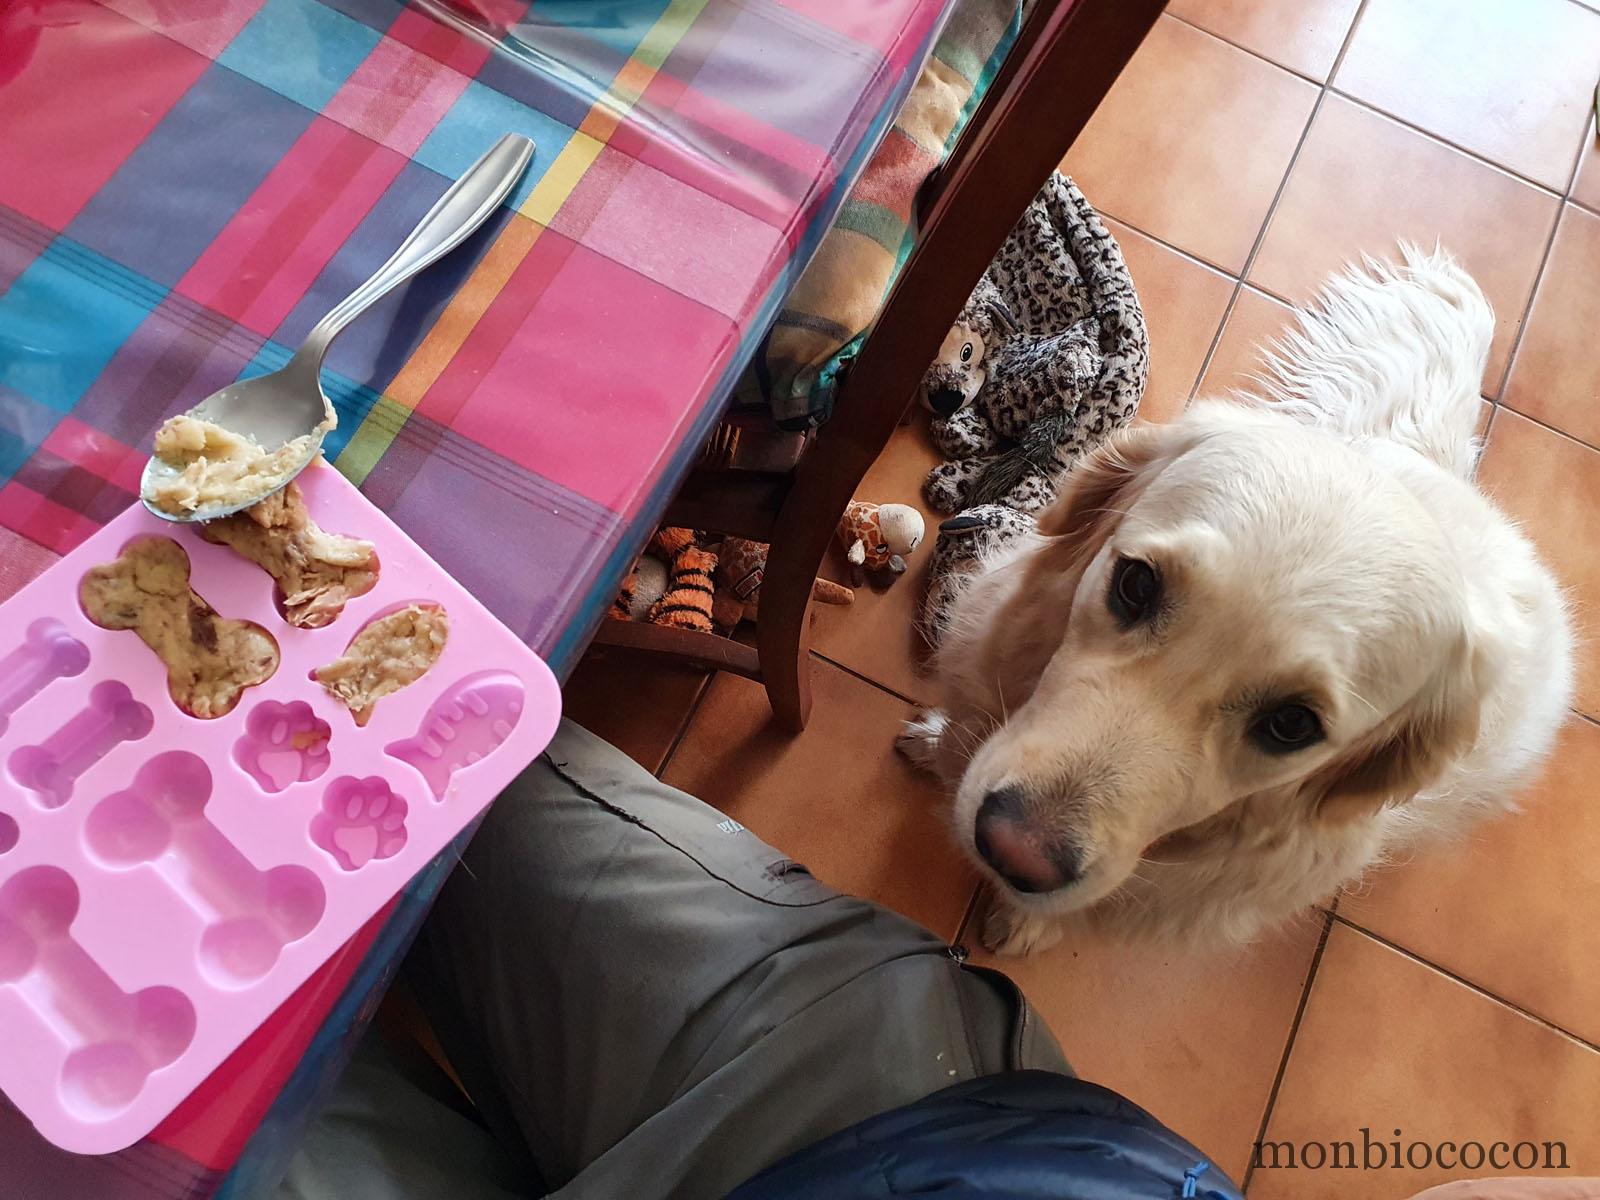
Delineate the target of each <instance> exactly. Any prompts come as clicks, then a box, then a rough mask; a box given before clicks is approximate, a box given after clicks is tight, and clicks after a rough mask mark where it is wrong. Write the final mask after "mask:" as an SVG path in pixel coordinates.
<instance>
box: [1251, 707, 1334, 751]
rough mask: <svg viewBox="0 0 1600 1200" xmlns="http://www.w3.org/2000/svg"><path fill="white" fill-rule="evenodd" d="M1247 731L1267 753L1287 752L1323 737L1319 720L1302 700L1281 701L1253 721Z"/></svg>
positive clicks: (1308, 744) (1300, 748) (1318, 740)
mask: <svg viewBox="0 0 1600 1200" xmlns="http://www.w3.org/2000/svg"><path fill="white" fill-rule="evenodd" d="M1250 735H1251V736H1252V737H1253V738H1254V739H1255V742H1256V745H1258V746H1260V747H1261V748H1262V749H1263V750H1265V751H1266V752H1267V753H1269V754H1288V753H1289V752H1290V751H1291V750H1303V749H1304V748H1305V747H1307V746H1310V745H1312V744H1314V743H1316V742H1320V741H1321V740H1322V722H1321V721H1319V720H1317V714H1316V713H1314V712H1312V711H1311V710H1310V709H1309V708H1307V707H1306V706H1305V705H1304V704H1282V705H1279V706H1278V707H1277V708H1274V709H1272V710H1271V711H1270V712H1267V713H1266V714H1265V715H1263V716H1262V717H1261V719H1260V720H1259V721H1257V722H1256V723H1255V726H1254V728H1252V729H1251V730H1250Z"/></svg>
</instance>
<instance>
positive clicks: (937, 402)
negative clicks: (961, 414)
mask: <svg viewBox="0 0 1600 1200" xmlns="http://www.w3.org/2000/svg"><path fill="white" fill-rule="evenodd" d="M966 402H967V398H966V397H965V396H963V395H962V394H961V389H960V388H953V387H936V388H934V389H933V390H932V391H931V392H929V393H928V407H929V408H931V409H932V410H933V412H934V415H936V416H940V417H948V416H949V415H950V414H951V413H953V412H955V411H956V410H957V409H959V408H960V407H961V406H962V405H963V404H965V403H966Z"/></svg>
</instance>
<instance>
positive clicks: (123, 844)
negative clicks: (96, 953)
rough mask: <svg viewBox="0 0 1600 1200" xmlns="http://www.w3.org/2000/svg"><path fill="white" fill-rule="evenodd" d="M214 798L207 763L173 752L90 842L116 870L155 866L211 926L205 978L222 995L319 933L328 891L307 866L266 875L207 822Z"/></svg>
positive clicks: (115, 804)
mask: <svg viewBox="0 0 1600 1200" xmlns="http://www.w3.org/2000/svg"><path fill="white" fill-rule="evenodd" d="M210 798H211V770H210V768H208V767H207V766H206V764H205V760H204V759H201V758H199V757H198V756H196V755H194V754H191V753H189V752H188V751H187V750H169V751H167V752H166V753H164V754H158V755H156V757H154V758H152V759H151V760H150V761H149V762H147V763H145V765H144V766H142V767H140V768H139V771H138V773H137V774H136V775H135V776H134V778H133V785H132V786H131V787H129V788H128V789H127V790H126V791H122V792H118V793H116V794H115V795H112V796H107V797H106V798H105V799H104V800H102V801H100V803H99V804H97V805H95V806H94V808H93V809H92V810H91V811H90V813H89V817H88V820H87V821H86V822H85V823H84V830H83V833H84V841H85V842H86V843H87V845H88V848H89V852H90V853H91V854H92V855H94V856H95V857H96V858H97V859H99V860H100V861H101V862H103V863H105V864H106V865H107V866H109V867H112V868H115V869H122V870H126V869H128V868H131V867H135V866H138V865H140V864H142V863H150V864H152V865H153V866H154V867H155V869H156V871H157V872H159V873H160V875H161V876H162V878H164V879H165V880H166V881H167V884H168V885H169V886H170V887H171V888H172V890H173V891H175V892H177V893H178V895H180V896H181V897H183V899H184V900H185V901H187V902H188V903H189V905H190V906H191V907H192V908H194V909H195V910H196V911H197V912H199V913H200V914H201V916H202V918H203V919H204V920H205V922H206V927H205V932H204V933H202V934H201V935H200V955H199V963H200V970H201V973H202V974H203V975H205V977H206V979H207V980H209V981H210V982H211V983H213V984H215V985H216V986H217V987H220V988H241V987H247V986H249V985H250V984H252V983H255V982H256V981H257V980H259V979H261V978H262V977H263V976H265V975H266V974H267V973H268V972H269V971H271V970H272V968H273V966H274V965H276V963H277V961H278V958H279V956H280V955H281V954H282V953H283V950H284V948H285V947H286V946H289V945H292V944H293V943H295V942H297V941H299V940H300V939H301V938H303V937H305V936H306V935H307V934H308V933H310V932H311V931H312V930H313V929H314V928H316V924H317V922H318V921H320V920H321V919H322V911H323V907H324V904H325V902H326V894H325V893H324V891H323V887H322V884H321V882H320V881H319V880H318V879H317V877H316V876H315V875H314V874H312V873H311V872H310V871H309V870H307V869H306V868H305V867H301V866H295V865H292V864H290V865H286V866H279V867H273V868H271V869H270V870H266V871H262V870H259V869H257V868H256V867H255V865H254V864H252V863H251V862H250V860H249V859H247V858H245V856H244V855H243V854H241V853H240V852H239V848H238V847H237V846H235V845H234V844H233V843H232V842H231V841H229V840H228V838H227V836H226V835H225V834H223V832H222V831H221V830H220V829H218V828H217V827H216V826H215V825H213V824H212V823H211V820H210V818H208V817H207V816H206V812H205V809H206V804H207V802H208V801H209V800H210Z"/></svg>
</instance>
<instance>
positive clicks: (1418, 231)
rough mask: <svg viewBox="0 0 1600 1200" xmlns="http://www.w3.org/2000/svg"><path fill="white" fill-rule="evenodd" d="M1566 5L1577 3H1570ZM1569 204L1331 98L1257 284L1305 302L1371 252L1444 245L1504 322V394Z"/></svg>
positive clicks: (1253, 277) (1499, 348)
mask: <svg viewBox="0 0 1600 1200" xmlns="http://www.w3.org/2000/svg"><path fill="white" fill-rule="evenodd" d="M1560 2H1562V3H1565V2H1566V0H1560ZM1559 207H1560V201H1558V200H1557V199H1556V198H1555V197H1554V196H1551V195H1548V194H1547V193H1545V192H1541V191H1539V190H1538V189H1537V188H1534V187H1531V186H1529V185H1528V184H1526V183H1523V182H1522V181H1521V180H1518V179H1514V178H1512V177H1511V176H1510V175H1507V174H1505V173H1504V172H1502V171H1498V170H1496V169H1495V168H1493V167H1490V166H1488V165H1486V164H1484V163H1481V162H1478V161H1477V160H1475V159H1473V158H1470V157H1468V156H1467V155H1465V154H1462V153H1461V152H1460V151H1457V150H1452V149H1451V148H1450V147H1448V146H1445V145H1444V144H1442V143H1440V142H1437V141H1435V140H1433V139H1432V138H1429V137H1425V136H1424V135H1422V134H1420V133H1418V132H1416V131H1415V130H1413V129H1407V128H1406V127H1405V126H1403V125H1400V124H1397V123H1396V122H1394V121H1391V120H1389V119H1388V118H1387V117H1384V116H1382V115H1380V114H1378V113H1375V112H1373V111H1371V110H1370V109H1365V108H1362V107H1360V106H1359V105H1356V104H1352V103H1351V102H1350V101H1348V100H1343V99H1340V98H1338V97H1336V96H1330V97H1329V98H1328V99H1327V101H1326V102H1325V103H1324V104H1323V106H1322V108H1321V109H1320V110H1319V111H1318V113H1317V119H1316V120H1315V121H1314V122H1313V123H1312V126H1311V133H1310V135H1309V136H1308V137H1307V139H1306V144H1305V146H1304V147H1303V148H1302V149H1301V151H1300V157H1299V158H1298V159H1297V160H1296V162H1295V166H1294V170H1293V171H1292V172H1291V173H1290V176H1289V182H1288V185H1287V187H1286V188H1285V189H1284V193H1283V197H1282V199H1281V200H1280V201H1279V202H1278V207H1277V210H1276V211H1275V212H1274V213H1273V216H1272V223H1271V225H1270V226H1269V227H1268V229H1267V235H1266V239H1265V241H1264V242H1263V243H1262V246H1261V252H1260V254H1259V255H1257V257H1256V261H1255V263H1254V265H1253V266H1252V268H1251V271H1250V282H1252V283H1254V284H1257V285H1258V286H1260V287H1262V288H1264V289H1266V290H1267V291H1269V292H1272V293H1274V294H1275V295H1277V296H1279V297H1281V298H1283V299H1285V300H1289V301H1291V302H1293V303H1297V304H1298V303H1302V302H1304V301H1306V300H1308V299H1310V297H1311V296H1312V294H1313V293H1314V292H1315V291H1316V289H1317V288H1318V286H1319V285H1320V284H1321V283H1322V281H1323V280H1324V279H1326V278H1327V277H1328V276H1329V275H1330V274H1332V273H1333V272H1334V271H1336V270H1339V269H1340V268H1341V267H1343V266H1344V265H1345V264H1346V263H1347V262H1349V261H1350V260H1351V259H1353V258H1355V257H1357V256H1359V255H1360V254H1361V253H1362V252H1366V253H1369V254H1373V255H1377V256H1380V257H1386V256H1392V255H1393V254H1394V252H1395V244H1396V242H1397V241H1398V240H1400V239H1405V238H1409V239H1410V240H1412V241H1415V242H1418V243H1419V244H1421V245H1425V246H1430V247H1431V246H1432V245H1433V244H1434V243H1435V242H1436V241H1438V242H1442V243H1443V245H1444V247H1445V248H1446V249H1447V250H1449V251H1450V252H1451V253H1453V254H1455V255H1456V256H1457V257H1458V258H1460V259H1461V261H1462V263H1463V264H1464V265H1465V266H1466V268H1467V269H1468V270H1469V271H1471V272H1472V274H1473V276H1474V277H1475V278H1476V279H1477V281H1478V283H1479V285H1480V286H1481V287H1482V288H1483V290H1484V293H1485V294H1486V295H1487V296H1488V297H1489V302H1490V303H1491V304H1492V305H1494V310H1495V313H1496V314H1497V315H1498V317H1499V323H1498V324H1497V326H1496V329H1495V340H1494V349H1493V351H1492V353H1491V354H1490V359H1489V371H1488V379H1487V382H1486V387H1485V394H1486V395H1489V396H1491V397H1492V396H1494V395H1496V394H1497V389H1498V387H1499V383H1500V379H1501V376H1502V375H1503V374H1504V371H1505V364H1506V358H1507V355H1508V354H1509V353H1510V349H1511V343H1512V341H1513V339H1514V338H1515V336H1516V331H1517V327H1518V325H1519V323H1520V322H1521V320H1522V315H1523V312H1524V311H1525V310H1526V308H1527V305H1528V297H1529V296H1530V294H1531V293H1532V291H1533V284H1534V279H1535V277H1536V276H1537V274H1538V271H1539V264H1540V262H1541V261H1542V260H1543V257H1544V251H1545V246H1546V244H1547V243H1548V241H1549V237H1550V229H1551V227H1552V225H1553V224H1554V223H1555V219H1556V210H1557V209H1558V208H1559Z"/></svg>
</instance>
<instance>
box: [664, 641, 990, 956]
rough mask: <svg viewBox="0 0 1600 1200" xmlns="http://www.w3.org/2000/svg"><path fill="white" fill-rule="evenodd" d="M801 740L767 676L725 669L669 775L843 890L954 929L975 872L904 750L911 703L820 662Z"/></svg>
mask: <svg viewBox="0 0 1600 1200" xmlns="http://www.w3.org/2000/svg"><path fill="white" fill-rule="evenodd" d="M812 686H813V688H814V689H815V691H814V695H815V697H816V707H815V709H814V710H813V712H812V714H811V724H810V725H809V727H808V728H807V729H806V731H805V732H804V733H803V734H801V735H800V736H799V737H789V736H788V735H786V734H783V733H780V732H778V731H777V730H775V729H773V728H772V726H771V711H770V710H769V709H768V708H767V697H766V693H765V692H763V691H762V690H761V688H760V686H759V685H758V684H754V683H751V682H750V681H749V680H746V679H739V678H737V677H736V676H732V675H719V676H717V678H716V679H715V680H714V681H713V682H712V684H711V690H710V691H709V692H707V693H706V697H705V700H704V701H703V702H702V703H701V705H700V708H699V709H698V710H697V711H696V713H695V719H694V722H693V723H692V724H691V725H690V727H689V732H688V734H687V735H685V737H684V739H683V742H682V744H681V745H680V746H679V747H678V751H677V753H676V754H674V755H673V756H672V761H671V762H670V763H668V764H667V769H666V771H665V772H663V774H662V778H663V779H665V780H666V781H667V782H668V783H670V784H672V785H673V786H675V787H680V788H682V789H683V790H685V791H687V792H689V793H691V794H693V795H696V796H699V797H700V798H701V799H702V800H705V801H706V802H707V803H708V804H714V805H716V806H717V807H718V808H720V809H721V810H722V811H723V812H725V813H727V814H728V815H729V816H731V817H736V818H738V819H739V820H740V821H742V822H744V824H745V825H746V826H748V827H749V828H750V829H753V830H754V831H755V832H756V834H757V835H758V836H760V837H762V838H764V839H766V841H768V842H770V843H771V844H772V845H774V846H776V847H778V848H779V849H780V850H782V851H784V853H786V854H789V855H792V856H793V857H794V858H796V859H798V860H799V861H800V862H803V863H805V864H806V866H807V867H809V868H810V869H811V871H812V872H813V873H814V874H815V875H816V876H817V877H818V878H819V879H822V880H825V881H826V882H828V883H830V884H832V885H833V886H834V887H837V888H839V889H841V890H842V891H846V892H852V893H854V894H855V895H858V896H866V897H869V898H870V899H873V900H876V901H878V902H879V903H881V904H886V905H888V906H889V907H890V908H893V909H896V910H897V911H899V912H902V913H904V914H905V915H906V916H908V917H910V918H912V919H913V920H916V921H920V922H921V923H922V924H924V925H926V926H927V927H928V928H929V929H932V930H934V931H935V932H936V933H938V934H939V935H940V936H941V937H954V936H955V931H956V927H957V925H959V924H960V922H961V914H962V912H963V911H964V910H965V908H966V904H967V900H968V898H969V897H970V896H971V894H972V887H973V880H974V876H973V874H972V871H971V870H970V868H969V867H968V866H967V864H966V860H965V859H963V858H962V857H961V855H960V854H959V852H958V851H957V850H956V848H955V845H954V843H953V842H952V840H951V838H950V836H949V834H948V833H947V832H946V830H945V824H944V799H943V795H942V793H941V789H940V787H939V785H938V783H936V782H935V781H934V780H933V778H932V777H931V776H928V775H923V774H921V773H919V772H916V771H913V770H912V769H911V767H910V765H909V764H908V763H907V762H906V761H905V760H904V759H903V758H901V757H900V756H899V755H898V754H896V753H895V750H894V735H895V732H896V731H897V730H898V729H899V727H900V723H901V721H903V720H904V719H905V718H906V717H908V716H909V715H910V714H911V712H912V710H911V708H910V706H908V705H906V704H902V703H901V702H900V701H899V700H896V699H895V698H894V697H893V696H890V695H888V694H887V693H885V692H882V691H880V690H878V689H877V688H875V687H873V686H872V685H871V684H869V683H863V682H862V681H861V680H859V679H857V678H855V677H854V676H852V675H849V674H847V673H846V672H844V671H841V670H839V669H838V668H837V667H834V666H830V665H828V664H827V663H823V662H817V664H816V673H815V675H814V676H813V679H812Z"/></svg>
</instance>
